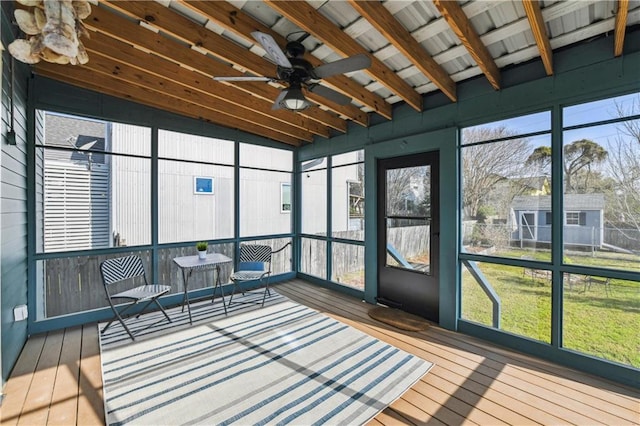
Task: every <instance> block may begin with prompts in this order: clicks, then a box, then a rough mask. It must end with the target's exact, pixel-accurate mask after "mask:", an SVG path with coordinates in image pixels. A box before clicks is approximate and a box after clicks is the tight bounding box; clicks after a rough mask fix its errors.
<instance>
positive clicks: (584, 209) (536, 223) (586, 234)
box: [511, 194, 604, 248]
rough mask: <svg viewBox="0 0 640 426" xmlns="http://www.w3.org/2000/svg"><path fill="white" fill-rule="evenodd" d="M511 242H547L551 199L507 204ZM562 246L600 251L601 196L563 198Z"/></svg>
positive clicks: (523, 197)
mask: <svg viewBox="0 0 640 426" xmlns="http://www.w3.org/2000/svg"><path fill="white" fill-rule="evenodd" d="M511 209H512V212H513V213H512V219H511V224H512V232H511V240H512V241H517V242H520V244H521V245H523V244H524V243H526V242H529V243H550V242H551V219H552V215H551V197H550V196H549V195H542V196H531V195H520V196H517V197H514V199H513V201H512V203H511ZM563 225H564V243H565V245H570V246H588V247H591V248H601V247H602V243H603V225H604V194H565V196H564V223H563Z"/></svg>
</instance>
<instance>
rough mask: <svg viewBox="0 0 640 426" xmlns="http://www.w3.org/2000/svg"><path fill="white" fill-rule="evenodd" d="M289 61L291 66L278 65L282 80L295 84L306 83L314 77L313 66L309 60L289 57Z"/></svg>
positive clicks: (279, 76)
mask: <svg viewBox="0 0 640 426" xmlns="http://www.w3.org/2000/svg"><path fill="white" fill-rule="evenodd" d="M289 61H290V62H291V68H286V67H281V66H280V65H278V68H277V74H278V78H279V79H280V80H284V81H287V82H289V83H291V84H295V83H306V82H307V81H309V80H311V79H312V78H313V74H312V73H313V67H312V66H311V64H310V63H309V62H308V61H306V60H305V59H302V58H289Z"/></svg>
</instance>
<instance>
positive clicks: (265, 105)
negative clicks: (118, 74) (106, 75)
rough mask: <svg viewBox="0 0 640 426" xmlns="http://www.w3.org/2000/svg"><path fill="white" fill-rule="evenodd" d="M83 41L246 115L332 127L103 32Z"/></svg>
mask: <svg viewBox="0 0 640 426" xmlns="http://www.w3.org/2000/svg"><path fill="white" fill-rule="evenodd" d="M84 45H85V47H86V49H87V51H88V52H89V55H90V56H93V54H99V55H102V56H106V57H108V58H111V59H113V60H115V61H118V62H121V63H123V64H128V65H131V66H133V67H135V68H137V69H139V70H142V71H146V72H149V73H151V74H154V75H156V76H159V77H162V78H165V79H168V80H171V81H172V82H174V83H177V84H180V85H182V86H184V87H185V88H187V89H189V90H194V91H199V92H201V93H202V94H204V95H206V96H211V97H212V99H211V102H218V103H222V104H223V105H224V104H227V103H229V104H232V105H235V106H237V107H239V108H243V109H245V110H246V113H245V114H246V115H248V116H251V114H253V113H256V114H261V115H264V116H265V117H268V118H272V119H273V120H275V121H278V122H280V123H284V124H286V125H287V126H289V125H291V126H295V127H297V128H298V129H301V130H303V131H308V132H311V133H313V134H316V135H318V136H323V137H325V138H328V137H329V129H328V128H327V127H326V126H321V125H319V124H318V123H317V122H315V121H313V120H310V119H308V118H306V117H303V116H301V115H299V114H294V113H292V112H290V111H286V110H277V111H273V110H272V109H271V104H270V103H269V102H266V101H264V100H263V99H260V98H258V97H255V96H246V94H245V93H244V92H242V91H240V90H238V89H236V88H234V87H232V86H228V85H225V84H222V83H218V82H216V81H213V80H212V79H210V78H207V77H206V76H204V75H202V74H200V73H197V72H194V71H190V70H188V69H186V68H184V67H181V66H180V65H178V64H175V63H173V62H169V61H167V60H165V59H163V58H161V57H159V56H155V55H151V54H147V53H144V52H142V51H141V50H139V49H136V48H134V47H133V46H131V45H129V44H126V43H123V42H121V41H119V40H115V39H113V38H111V37H109V36H107V35H105V34H103V33H97V32H96V33H93V34H92V36H91V38H90V39H88V40H85V42H84Z"/></svg>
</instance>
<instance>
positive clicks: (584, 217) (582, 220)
mask: <svg viewBox="0 0 640 426" xmlns="http://www.w3.org/2000/svg"><path fill="white" fill-rule="evenodd" d="M579 220H580V222H579V223H580V226H585V225H586V224H587V212H580V219H579Z"/></svg>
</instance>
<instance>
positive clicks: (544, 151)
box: [526, 139, 608, 193]
mask: <svg viewBox="0 0 640 426" xmlns="http://www.w3.org/2000/svg"><path fill="white" fill-rule="evenodd" d="M563 153H564V155H563V169H564V182H565V188H564V191H565V193H586V192H592V191H590V189H592V181H594V180H596V179H597V178H598V177H599V176H598V174H594V172H593V170H592V166H593V165H595V164H599V163H602V162H603V161H604V160H605V159H606V158H607V155H608V153H607V150H606V149H604V148H603V147H602V146H600V145H598V144H597V143H595V142H593V141H591V140H588V139H580V140H577V141H573V142H571V143H570V144H567V145H565V146H564V148H563ZM526 163H527V164H537V165H539V166H541V167H549V166H550V165H551V148H550V147H548V146H542V147H538V148H536V149H534V150H533V152H532V153H531V155H529V157H528V158H527V161H526Z"/></svg>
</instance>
